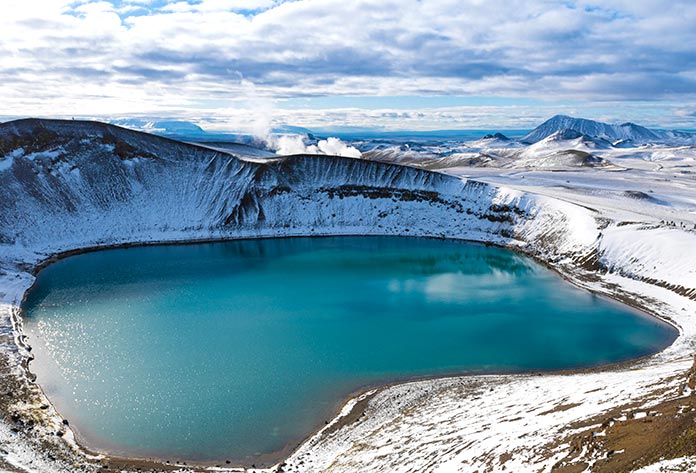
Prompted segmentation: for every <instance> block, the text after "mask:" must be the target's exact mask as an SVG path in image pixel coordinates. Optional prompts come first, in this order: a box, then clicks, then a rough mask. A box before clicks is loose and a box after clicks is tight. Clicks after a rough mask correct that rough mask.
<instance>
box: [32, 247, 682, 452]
mask: <svg viewBox="0 0 696 473" xmlns="http://www.w3.org/2000/svg"><path fill="white" fill-rule="evenodd" d="M24 311H25V312H24V314H25V318H24V329H25V332H26V333H27V334H28V335H29V337H30V340H29V342H30V344H31V345H32V347H33V349H34V354H35V357H36V360H35V361H34V362H32V364H31V369H32V371H33V372H34V373H36V374H37V376H38V382H39V383H40V384H41V386H42V387H43V389H44V390H45V392H46V394H47V395H48V397H49V399H51V401H52V402H53V403H54V404H55V405H56V407H57V408H58V410H59V412H61V414H63V415H64V416H65V417H66V418H67V419H69V421H70V424H71V426H72V427H73V428H74V429H76V431H77V432H78V435H79V437H80V438H81V439H82V440H83V441H84V442H85V443H86V444H87V445H88V446H91V447H93V448H98V449H103V450H107V451H109V452H111V453H117V454H126V455H131V456H140V457H149V456H157V457H160V458H163V459H169V460H181V459H183V460H199V461H207V460H222V461H224V460H225V459H230V460H233V461H234V462H240V461H248V462H250V461H251V460H253V459H255V458H257V456H258V455H259V454H267V453H272V452H277V451H279V450H281V449H283V448H284V447H285V446H286V445H292V444H293V443H296V442H299V441H300V440H302V439H303V438H304V437H306V436H307V435H308V434H310V433H311V432H312V431H313V430H314V429H316V428H317V427H319V426H321V425H323V423H324V421H325V420H328V419H330V418H331V417H332V416H333V415H334V413H335V412H336V411H337V409H338V408H339V407H340V403H341V402H343V401H344V400H345V398H346V396H347V395H348V394H349V393H351V392H354V391H355V390H356V389H359V388H361V387H365V386H368V385H374V384H378V383H382V382H387V381H394V380H401V379H405V378H410V377H422V376H430V375H441V374H451V373H464V372H472V373H474V372H509V371H525V370H555V369H560V368H574V367H586V366H594V365H600V364H604V363H608V362H615V361H621V360H626V359H629V358H633V357H639V356H642V355H646V354H649V353H651V352H655V351H657V350H659V349H661V348H664V347H665V346H667V345H668V344H669V343H671V342H672V341H673V340H674V338H675V337H676V335H677V333H676V330H674V329H673V328H672V327H669V326H667V325H666V324H663V323H660V322H658V321H656V320H654V319H652V318H649V317H646V316H644V315H641V314H639V313H637V312H635V311H633V310H631V309H628V308H626V307H624V306H622V305H619V304H617V303H614V302H611V301H607V300H604V299H602V298H599V297H596V296H594V295H592V294H590V293H588V292H585V291H582V290H579V289H577V288H575V287H573V286H571V285H569V284H568V283H566V282H565V281H563V280H561V279H560V278H559V277H558V276H557V275H556V274H555V273H553V272H551V271H549V270H548V269H546V268H544V267H542V266H540V265H538V264H536V263H535V262H533V261H532V260H530V259H527V258H524V257H521V256H519V255H517V254H515V253H512V252H510V251H508V250H504V249H500V248H494V247H486V246H483V245H477V244H472V243H465V242H454V241H442V240H428V239H416V238H394V237H332V238H286V239H268V240H246V241H234V242H226V243H212V244H199V245H176V246H151V247H139V248H129V249H118V250H108V251H100V252H95V253H87V254H82V255H78V256H72V257H69V258H66V259H64V260H61V261H58V262H57V263H55V264H52V265H50V266H49V267H47V268H46V269H44V270H43V271H41V272H40V273H39V277H38V280H37V283H36V285H35V287H34V288H33V290H31V291H30V293H29V295H28V299H27V301H26V303H25V305H24Z"/></svg>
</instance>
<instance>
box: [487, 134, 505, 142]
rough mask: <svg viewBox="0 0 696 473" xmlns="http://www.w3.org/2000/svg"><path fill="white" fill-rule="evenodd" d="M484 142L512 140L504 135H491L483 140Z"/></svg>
mask: <svg viewBox="0 0 696 473" xmlns="http://www.w3.org/2000/svg"><path fill="white" fill-rule="evenodd" d="M481 139H482V140H499V141H510V138H508V137H507V136H505V135H503V134H502V133H492V134H491V133H489V134H487V135H486V136H484V137H483V138H481Z"/></svg>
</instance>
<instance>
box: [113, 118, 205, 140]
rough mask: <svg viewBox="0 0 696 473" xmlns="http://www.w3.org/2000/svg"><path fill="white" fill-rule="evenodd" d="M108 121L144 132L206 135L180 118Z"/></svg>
mask: <svg viewBox="0 0 696 473" xmlns="http://www.w3.org/2000/svg"><path fill="white" fill-rule="evenodd" d="M109 123H111V124H112V125H118V126H122V127H124V128H130V129H131V130H137V131H144V132H146V133H154V134H156V135H162V136H186V137H198V136H205V135H206V132H205V130H204V129H203V128H201V127H199V126H198V125H196V124H195V123H191V122H186V121H180V120H149V119H142V118H122V119H119V120H112V121H110V122H109Z"/></svg>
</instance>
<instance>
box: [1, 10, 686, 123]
mask: <svg viewBox="0 0 696 473" xmlns="http://www.w3.org/2000/svg"><path fill="white" fill-rule="evenodd" d="M694 25H696V2H694V1H693V0H684V1H680V0H671V1H653V0H604V1H551V0H525V1H521V0H520V1H517V0H498V1H493V0H491V1H486V0H294V1H281V0H173V1H167V0H106V1H104V0H2V14H1V15H0V107H2V108H0V116H2V117H4V118H5V119H7V118H10V117H20V116H44V117H50V116H60V117H70V116H75V117H85V118H102V119H113V118H122V117H168V118H178V119H186V120H191V121H194V122H197V123H200V124H202V125H203V126H204V127H206V128H211V129H235V130H248V129H254V128H256V127H263V126H267V125H268V123H273V124H280V123H288V124H293V125H299V126H308V127H323V128H326V127H333V126H354V127H369V128H385V129H453V128H479V129H480V128H500V129H504V128H530V127H532V126H534V125H536V124H538V123H539V121H541V120H543V119H545V118H548V117H549V116H551V115H553V114H555V113H566V114H574V115H580V116H585V117H588V118H594V119H600V120H607V121H626V120H632V121H637V122H639V123H642V124H645V125H650V126H661V127H676V128H681V129H694V128H696V47H694V45H696V27H694Z"/></svg>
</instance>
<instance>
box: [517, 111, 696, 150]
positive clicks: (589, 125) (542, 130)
mask: <svg viewBox="0 0 696 473" xmlns="http://www.w3.org/2000/svg"><path fill="white" fill-rule="evenodd" d="M561 130H575V131H576V132H578V133H581V134H583V135H587V136H590V137H595V138H603V139H606V140H609V141H611V142H615V141H620V140H631V141H633V142H634V143H640V144H645V143H670V144H687V143H693V142H696V135H694V134H691V133H684V132H679V131H663V130H651V129H648V128H645V127H643V126H640V125H636V124H635V123H622V124H620V125H610V124H607V123H602V122H597V121H594V120H587V119H584V118H574V117H569V116H567V115H556V116H553V117H551V118H550V119H548V120H546V121H545V122H544V123H542V124H541V125H539V126H538V127H536V128H535V129H534V130H532V131H531V132H530V133H529V134H528V135H526V136H525V137H524V138H522V139H521V141H522V142H525V143H536V142H537V141H541V140H543V139H544V138H547V137H549V136H551V135H553V134H554V133H557V132H559V131H561Z"/></svg>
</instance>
